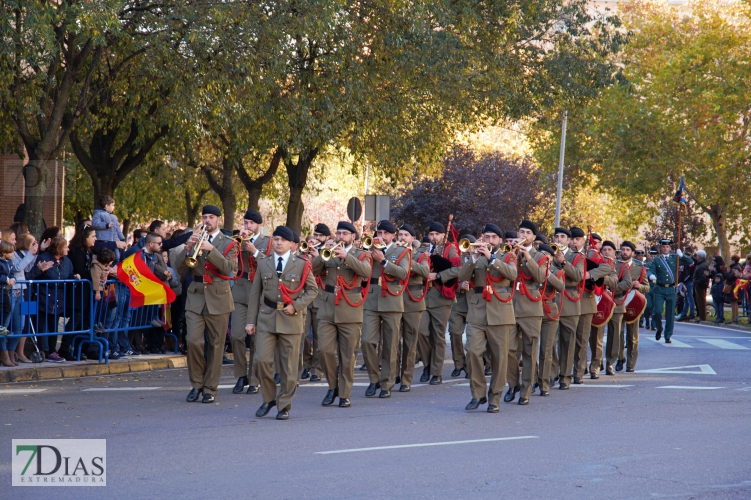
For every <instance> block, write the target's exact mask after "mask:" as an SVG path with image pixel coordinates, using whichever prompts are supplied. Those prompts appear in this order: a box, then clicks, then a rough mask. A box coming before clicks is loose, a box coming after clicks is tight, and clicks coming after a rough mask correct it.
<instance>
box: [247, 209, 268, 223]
mask: <svg viewBox="0 0 751 500" xmlns="http://www.w3.org/2000/svg"><path fill="white" fill-rule="evenodd" d="M243 218H244V219H246V220H252V221H253V222H255V223H256V224H263V217H262V216H261V214H260V213H259V212H256V211H255V210H246V211H245V215H244V216H243Z"/></svg>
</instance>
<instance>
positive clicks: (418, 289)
mask: <svg viewBox="0 0 751 500" xmlns="http://www.w3.org/2000/svg"><path fill="white" fill-rule="evenodd" d="M409 289H410V290H414V291H416V292H419V291H420V290H423V289H425V285H409Z"/></svg>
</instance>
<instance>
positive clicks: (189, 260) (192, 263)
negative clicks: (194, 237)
mask: <svg viewBox="0 0 751 500" xmlns="http://www.w3.org/2000/svg"><path fill="white" fill-rule="evenodd" d="M200 231H201V236H200V237H199V238H198V241H197V242H196V244H195V245H193V251H192V252H190V255H188V256H187V257H185V265H186V266H188V267H190V268H194V267H196V266H198V254H199V253H200V252H201V244H202V243H203V240H205V239H206V237H207V236H208V233H207V232H206V226H205V225H202V226H201V229H200Z"/></svg>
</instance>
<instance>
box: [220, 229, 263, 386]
mask: <svg viewBox="0 0 751 500" xmlns="http://www.w3.org/2000/svg"><path fill="white" fill-rule="evenodd" d="M251 243H253V245H255V247H256V249H257V250H258V255H257V256H256V257H253V256H252V255H251V254H250V253H249V252H245V251H241V252H240V258H241V259H242V272H243V274H242V276H240V278H239V279H238V280H237V281H235V284H234V286H233V287H232V299H233V300H234V302H235V304H234V305H235V310H234V311H233V312H232V327H231V329H230V330H231V334H232V364H233V366H234V370H235V378H240V377H247V378H248V381H249V384H250V385H252V386H258V385H260V382H259V381H258V373H257V371H256V370H255V369H254V363H253V358H254V357H255V354H256V336H255V335H250V336H249V345H250V352H249V353H248V357H247V358H246V356H245V351H246V347H245V338H246V337H248V335H247V334H246V333H245V325H246V324H247V321H246V320H247V317H248V295H250V288H251V287H252V285H253V278H254V277H255V271H253V269H255V266H256V263H257V262H258V261H259V260H260V259H263V258H264V257H266V255H267V252H269V251H270V249H271V239H270V238H269V237H268V236H261V235H258V236H256V237H255V240H251ZM239 269H240V268H239V267H238V270H239ZM248 359H250V362H248Z"/></svg>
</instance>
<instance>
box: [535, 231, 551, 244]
mask: <svg viewBox="0 0 751 500" xmlns="http://www.w3.org/2000/svg"><path fill="white" fill-rule="evenodd" d="M535 241H541V242H542V243H544V244H546V245H547V244H548V237H547V236H545V235H544V234H542V233H537V235H536V236H535Z"/></svg>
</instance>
